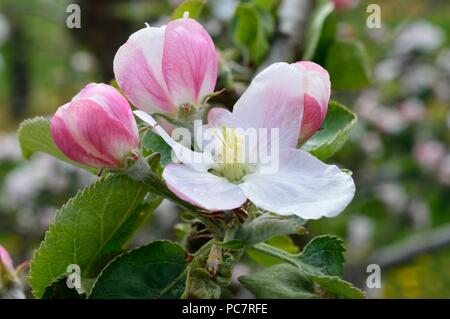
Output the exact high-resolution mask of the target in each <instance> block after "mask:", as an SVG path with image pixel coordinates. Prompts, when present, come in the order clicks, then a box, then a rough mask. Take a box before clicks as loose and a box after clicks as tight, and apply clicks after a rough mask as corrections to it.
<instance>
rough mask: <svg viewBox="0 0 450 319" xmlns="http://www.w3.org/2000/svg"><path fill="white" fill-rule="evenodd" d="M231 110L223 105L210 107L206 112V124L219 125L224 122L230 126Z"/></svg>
mask: <svg viewBox="0 0 450 319" xmlns="http://www.w3.org/2000/svg"><path fill="white" fill-rule="evenodd" d="M231 117H232V115H231V112H230V111H228V110H227V109H225V108H223V107H215V108H212V109H211V110H210V111H209V112H208V125H210V126H211V127H221V126H222V124H224V125H225V126H227V127H230V126H231Z"/></svg>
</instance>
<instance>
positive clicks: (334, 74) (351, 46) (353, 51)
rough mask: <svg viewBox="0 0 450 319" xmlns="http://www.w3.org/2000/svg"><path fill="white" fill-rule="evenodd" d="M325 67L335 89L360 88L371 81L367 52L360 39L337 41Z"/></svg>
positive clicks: (329, 53) (331, 49) (330, 50)
mask: <svg viewBox="0 0 450 319" xmlns="http://www.w3.org/2000/svg"><path fill="white" fill-rule="evenodd" d="M325 68H326V69H327V70H328V72H329V73H330V79H331V87H332V88H333V89H334V90H343V91H347V90H359V89H362V88H364V87H366V86H367V85H369V84H370V81H371V72H370V68H369V63H368V57H367V53H366V51H365V48H364V46H363V44H362V43H360V42H358V41H348V40H346V41H336V42H335V43H334V44H333V45H332V46H331V47H330V49H329V50H328V53H327V58H326V62H325Z"/></svg>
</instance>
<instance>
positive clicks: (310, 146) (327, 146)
mask: <svg viewBox="0 0 450 319" xmlns="http://www.w3.org/2000/svg"><path fill="white" fill-rule="evenodd" d="M356 121H357V116H356V114H355V113H353V112H352V111H350V110H349V109H348V108H346V107H345V106H343V105H342V104H340V103H338V102H335V101H330V103H329V104H328V112H327V116H326V118H325V120H324V121H323V124H322V127H323V128H322V129H321V130H320V131H318V132H317V133H316V134H314V135H313V136H312V137H311V138H310V139H309V140H308V141H306V143H305V144H304V145H303V146H302V147H301V148H302V149H304V150H305V151H308V152H310V153H311V154H313V155H314V156H316V157H317V158H318V159H320V160H324V159H327V158H328V157H330V156H332V155H333V154H334V153H336V152H337V151H338V150H339V149H340V148H341V147H342V146H343V145H344V144H345V142H346V141H347V138H348V136H349V134H350V130H351V128H352V127H353V125H354V124H355V123H356Z"/></svg>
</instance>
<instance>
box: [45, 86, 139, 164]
mask: <svg viewBox="0 0 450 319" xmlns="http://www.w3.org/2000/svg"><path fill="white" fill-rule="evenodd" d="M51 133H52V136H53V140H54V141H55V143H56V145H57V146H58V147H59V149H60V150H61V151H62V152H63V153H64V154H65V155H66V156H67V157H69V158H70V159H72V160H74V161H76V162H78V163H81V164H85V165H88V166H93V167H97V168H104V167H121V166H122V165H123V161H124V160H125V159H126V157H127V156H129V155H130V153H131V152H132V151H133V150H134V149H136V148H138V147H139V134H138V130H137V126H136V122H135V120H134V116H133V113H132V111H131V108H130V105H129V104H128V102H127V100H126V99H125V98H124V97H123V96H122V95H121V94H120V93H119V92H118V91H117V90H116V89H114V88H113V87H111V86H109V85H106V84H96V83H91V84H89V85H87V86H86V87H85V88H84V89H83V90H81V92H80V93H78V95H76V96H75V97H74V98H73V99H72V101H70V102H69V103H67V104H65V105H63V106H61V107H60V108H59V109H58V111H57V112H56V113H55V115H54V116H53V118H52V121H51Z"/></svg>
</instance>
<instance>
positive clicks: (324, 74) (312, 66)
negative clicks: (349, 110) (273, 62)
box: [294, 61, 331, 118]
mask: <svg viewBox="0 0 450 319" xmlns="http://www.w3.org/2000/svg"><path fill="white" fill-rule="evenodd" d="M294 65H295V66H296V67H298V68H299V69H303V70H305V71H306V73H305V77H304V87H305V94H307V95H310V96H312V97H314V98H315V99H316V100H317V101H318V103H319V105H320V109H321V115H322V118H325V115H326V113H327V109H328V101H329V100H330V95H331V82H330V75H329V74H328V71H327V70H325V69H324V68H322V67H321V66H320V65H319V64H317V63H314V62H310V61H300V62H297V63H295V64H294Z"/></svg>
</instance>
